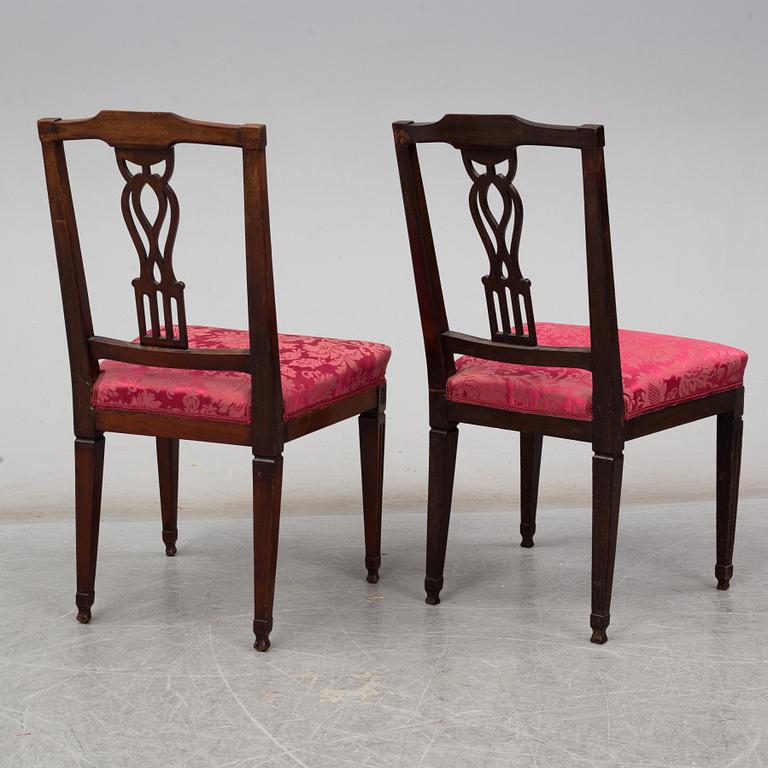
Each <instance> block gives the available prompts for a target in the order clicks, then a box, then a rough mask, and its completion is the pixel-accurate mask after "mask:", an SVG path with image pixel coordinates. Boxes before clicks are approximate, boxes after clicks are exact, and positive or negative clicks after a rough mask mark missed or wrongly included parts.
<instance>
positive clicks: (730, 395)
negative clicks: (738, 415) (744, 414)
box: [624, 387, 744, 440]
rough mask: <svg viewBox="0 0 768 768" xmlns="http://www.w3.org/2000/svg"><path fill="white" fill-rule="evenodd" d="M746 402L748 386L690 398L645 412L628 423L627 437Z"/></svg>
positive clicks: (698, 417) (704, 417)
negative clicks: (694, 398) (745, 392)
mask: <svg viewBox="0 0 768 768" xmlns="http://www.w3.org/2000/svg"><path fill="white" fill-rule="evenodd" d="M743 401H744V388H743V387H737V388H736V389H729V390H726V391H725V392H718V393H717V394H714V395H709V396H708V397H702V398H700V399H698V400H689V401H688V402H685V403H679V404H678V405H670V406H668V407H666V408H661V409H660V410H658V411H650V412H648V413H643V414H641V415H640V416H636V417H635V418H633V419H629V420H628V421H626V422H625V427H624V438H625V439H626V440H635V439H636V438H638V437H644V436H645V435H652V434H653V433H654V432H661V431H662V430H665V429H671V428H672V427H679V426H682V425H683V424H690V423H691V422H692V421H699V420H700V419H706V418H709V417H710V416H717V414H718V413H728V412H730V411H733V410H735V409H736V408H738V403H739V402H743Z"/></svg>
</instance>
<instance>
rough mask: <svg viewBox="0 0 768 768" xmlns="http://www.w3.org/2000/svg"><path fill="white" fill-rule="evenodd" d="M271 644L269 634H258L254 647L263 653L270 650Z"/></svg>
mask: <svg viewBox="0 0 768 768" xmlns="http://www.w3.org/2000/svg"><path fill="white" fill-rule="evenodd" d="M270 645H271V643H270V642H269V635H256V640H254V642H253V647H254V648H255V649H256V650H257V651H261V652H262V653H264V652H265V651H268V650H269V646H270Z"/></svg>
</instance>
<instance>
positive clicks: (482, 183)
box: [461, 149, 536, 346]
mask: <svg viewBox="0 0 768 768" xmlns="http://www.w3.org/2000/svg"><path fill="white" fill-rule="evenodd" d="M461 156H462V159H463V160H464V167H465V168H466V170H467V173H468V174H469V177H470V178H471V179H472V187H471V189H470V192H469V209H470V212H471V213H472V220H473V221H474V222H475V226H476V227H477V231H478V234H479V235H480V239H481V240H482V241H483V245H484V246H485V250H486V252H487V254H488V261H489V262H490V271H489V273H488V274H487V275H486V276H485V277H483V285H484V286H485V300H486V304H487V306H488V320H489V323H490V326H491V339H492V340H493V341H506V342H508V343H513V344H524V345H530V346H535V345H536V324H535V322H534V318H533V305H532V304H531V281H530V280H527V279H526V278H524V277H523V275H522V273H521V271H520V262H519V257H518V254H519V249H520V232H521V230H522V227H523V202H522V200H521V199H520V194H519V193H518V191H517V189H516V188H515V186H514V184H513V183H512V181H513V179H514V178H515V172H516V171H517V151H516V150H515V149H512V150H511V151H510V150H496V149H474V150H469V149H463V150H462V152H461ZM505 162H506V163H508V169H507V171H506V173H502V172H501V171H500V170H499V169H498V168H497V166H499V165H502V164H503V163H505ZM478 166H480V167H481V168H482V169H483V170H478ZM492 187H493V188H494V189H495V190H496V191H497V192H498V193H499V196H500V198H501V203H502V210H501V214H500V217H499V219H497V218H496V216H495V215H494V214H493V211H492V210H491V207H490V204H489V200H488V193H489V192H490V191H491V188H492ZM513 214H514V217H513ZM510 221H511V222H512V233H511V237H510V238H509V242H508V240H507V230H508V228H509V224H510Z"/></svg>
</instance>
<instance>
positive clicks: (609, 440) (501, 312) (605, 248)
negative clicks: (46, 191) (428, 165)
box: [393, 115, 623, 453]
mask: <svg viewBox="0 0 768 768" xmlns="http://www.w3.org/2000/svg"><path fill="white" fill-rule="evenodd" d="M393 130H394V137H395V149H396V154H397V160H398V167H399V172H400V182H401V188H402V194H403V202H404V207H405V213H406V221H407V227H408V236H409V241H410V247H411V254H412V260H413V269H414V277H415V282H416V290H417V294H418V301H419V311H420V316H421V324H422V331H423V336H424V344H425V349H426V356H427V368H428V377H429V390H430V423H431V424H432V426H433V427H437V428H440V429H446V428H447V427H448V426H449V418H448V413H447V408H446V399H445V391H446V384H447V380H448V378H449V377H450V376H452V375H453V374H454V373H455V370H456V369H455V364H454V355H456V354H464V355H471V356H473V357H479V358H483V359H488V360H496V361H500V362H508V363H516V364H519V365H535V366H556V367H566V368H581V369H584V370H589V371H591V372H592V375H593V444H594V446H595V450H598V451H604V452H606V453H611V452H613V451H621V448H622V446H623V394H622V381H621V364H620V359H619V342H618V323H617V317H616V302H615V295H614V284H613V267H612V257H611V245H610V231H609V223H608V202H607V192H606V184H605V168H604V160H603V144H604V138H603V128H602V126H598V125H582V126H555V125H544V124H540V123H531V122H528V121H526V120H522V119H520V118H518V117H515V116H512V115H446V116H445V117H443V118H442V119H441V120H438V121H437V122H435V123H414V122H411V121H399V122H396V123H394V124H393ZM435 142H438V143H446V144H450V145H451V146H453V147H454V148H456V149H458V150H459V151H460V152H461V156H462V160H463V162H464V166H465V168H466V170H467V173H468V175H469V177H470V180H471V188H470V193H469V208H470V212H471V215H472V219H473V221H474V223H475V226H476V227H477V230H478V234H479V235H480V239H481V240H482V243H483V245H484V247H485V250H486V253H487V255H488V259H489V272H488V274H487V275H486V276H485V277H483V280H482V282H483V286H484V290H485V300H486V306H487V311H488V319H489V326H490V339H482V338H479V337H475V336H470V335H467V334H463V333H459V332H456V331H453V330H451V329H450V327H449V323H448V318H447V314H446V309H445V303H444V299H443V293H442V286H441V281H440V273H439V268H438V260H437V256H436V254H435V247H434V241H433V238H432V230H431V225H430V220H429V213H428V210H427V202H426V195H425V191H424V185H423V181H422V177H421V171H420V168H419V159H418V152H417V145H418V144H420V143H435ZM524 145H536V146H548V147H565V148H573V149H578V150H580V151H581V155H582V175H583V184H584V218H585V229H586V251H587V254H586V255H587V259H586V261H587V278H588V293H589V324H590V346H589V347H551V346H550V347H548V346H541V345H539V344H538V343H537V337H536V324H535V319H534V313H533V301H532V297H531V284H530V281H529V280H527V279H526V278H524V277H523V275H522V273H521V270H520V264H519V259H518V248H519V242H520V233H521V227H522V218H523V207H522V199H521V197H520V195H519V193H518V191H517V189H516V188H515V186H514V184H513V180H514V176H515V172H516V169H517V148H518V147H519V146H524ZM505 163H506V165H507V168H506V170H501V169H500V167H499V166H503V165H504V164H505ZM492 189H495V190H496V192H497V193H498V195H499V196H500V198H501V202H502V211H501V214H500V216H499V218H498V219H497V218H496V217H495V215H494V213H493V212H492V210H491V208H490V205H489V202H488V194H489V192H490V191H491V190H492ZM510 228H511V236H509V235H508V229H510Z"/></svg>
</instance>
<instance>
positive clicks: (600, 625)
mask: <svg viewBox="0 0 768 768" xmlns="http://www.w3.org/2000/svg"><path fill="white" fill-rule="evenodd" d="M610 623H611V616H610V614H607V615H605V616H598V615H596V614H594V613H593V614H592V615H591V616H590V617H589V625H590V626H591V627H592V637H591V638H590V642H592V643H596V644H597V645H603V644H604V643H607V642H608V635H607V634H606V632H605V630H606V629H608V625H609V624H610Z"/></svg>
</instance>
